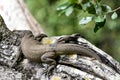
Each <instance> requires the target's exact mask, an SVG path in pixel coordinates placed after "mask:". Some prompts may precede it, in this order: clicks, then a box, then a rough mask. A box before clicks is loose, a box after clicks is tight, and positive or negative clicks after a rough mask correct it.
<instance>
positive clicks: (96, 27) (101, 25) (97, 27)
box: [94, 19, 106, 33]
mask: <svg viewBox="0 0 120 80" xmlns="http://www.w3.org/2000/svg"><path fill="white" fill-rule="evenodd" d="M105 22H106V19H104V20H103V21H101V22H96V23H95V28H94V32H95V33H96V32H97V31H98V30H99V29H100V28H102V27H104V25H105Z"/></svg>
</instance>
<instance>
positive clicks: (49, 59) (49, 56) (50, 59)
mask: <svg viewBox="0 0 120 80" xmlns="http://www.w3.org/2000/svg"><path fill="white" fill-rule="evenodd" d="M55 59H56V53H55V52H46V53H45V54H43V55H42V56H41V61H42V62H44V63H47V64H49V65H50V66H49V67H48V69H47V74H49V73H51V71H52V70H53V69H54V68H55V67H56V60H55Z"/></svg>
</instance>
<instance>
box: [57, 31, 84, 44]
mask: <svg viewBox="0 0 120 80" xmlns="http://www.w3.org/2000/svg"><path fill="white" fill-rule="evenodd" d="M79 37H82V36H81V35H80V34H79V33H76V34H72V35H68V36H67V35H66V36H62V37H60V38H59V39H58V41H57V42H58V43H74V44H76V42H77V39H78V38H79Z"/></svg>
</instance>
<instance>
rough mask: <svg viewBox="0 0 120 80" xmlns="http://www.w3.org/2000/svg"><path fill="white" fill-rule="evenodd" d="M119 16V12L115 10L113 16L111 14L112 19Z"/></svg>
mask: <svg viewBox="0 0 120 80" xmlns="http://www.w3.org/2000/svg"><path fill="white" fill-rule="evenodd" d="M117 17H118V15H117V13H116V12H114V13H113V14H112V16H111V19H113V20H114V19H116V18H117Z"/></svg>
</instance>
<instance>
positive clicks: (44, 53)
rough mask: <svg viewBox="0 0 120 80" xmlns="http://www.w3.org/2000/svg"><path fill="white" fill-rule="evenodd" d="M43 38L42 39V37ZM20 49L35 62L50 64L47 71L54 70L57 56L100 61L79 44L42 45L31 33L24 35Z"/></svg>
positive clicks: (93, 53) (89, 50)
mask: <svg viewBox="0 0 120 80" xmlns="http://www.w3.org/2000/svg"><path fill="white" fill-rule="evenodd" d="M42 38H43V37H42ZM21 49H22V52H23V55H24V56H25V57H26V58H27V59H29V60H31V61H35V62H44V63H47V64H50V67H49V68H48V71H50V70H51V69H53V68H55V66H56V60H55V58H57V56H59V55H64V54H66V55H67V54H70V53H74V54H86V55H88V56H91V57H93V58H95V59H98V60H100V57H99V56H98V55H97V54H96V53H95V52H94V51H92V50H91V49H89V48H86V47H85V46H82V45H79V44H71V43H65V44H62V43H60V44H59V43H55V45H54V44H42V43H41V42H40V41H38V40H35V39H34V36H33V34H32V33H31V31H28V32H26V33H25V35H24V37H23V38H22V41H21Z"/></svg>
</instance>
